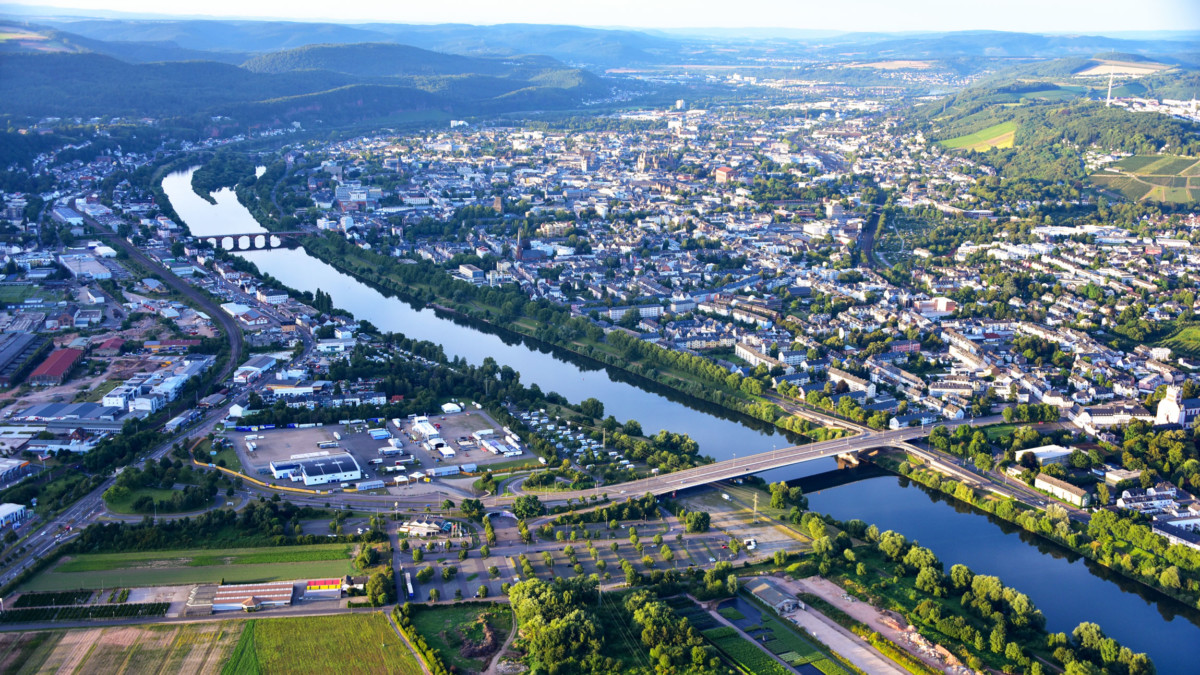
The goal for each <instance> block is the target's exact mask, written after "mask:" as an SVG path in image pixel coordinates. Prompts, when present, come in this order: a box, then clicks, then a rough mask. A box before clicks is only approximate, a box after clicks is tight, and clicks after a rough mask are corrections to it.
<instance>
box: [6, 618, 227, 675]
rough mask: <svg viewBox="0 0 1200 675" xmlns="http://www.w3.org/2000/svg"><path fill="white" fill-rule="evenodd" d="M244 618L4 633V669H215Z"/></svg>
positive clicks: (212, 671)
mask: <svg viewBox="0 0 1200 675" xmlns="http://www.w3.org/2000/svg"><path fill="white" fill-rule="evenodd" d="M244 627H245V622H241V621H222V622H217V623H199V624H187V625H181V626H112V627H108V628H92V629H87V630H71V631H36V632H35V631H27V632H12V633H0V672H4V673H15V674H19V675H25V674H26V673H59V672H66V673H105V674H106V675H108V674H110V673H111V674H116V675H119V674H121V673H201V674H205V673H208V674H215V673H220V672H221V667H222V665H223V664H224V663H225V661H226V659H228V657H229V654H230V653H231V652H232V651H233V647H234V645H236V644H237V642H238V638H239V637H240V636H241V633H242V629H243V628H244Z"/></svg>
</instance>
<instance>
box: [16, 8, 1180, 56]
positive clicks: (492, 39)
mask: <svg viewBox="0 0 1200 675" xmlns="http://www.w3.org/2000/svg"><path fill="white" fill-rule="evenodd" d="M22 20H29V19H28V18H27V17H23V19H22ZM37 21H38V22H39V23H41V24H43V25H47V26H53V27H54V28H56V29H58V30H62V31H67V32H70V33H75V34H78V35H81V36H84V37H87V38H90V39H94V40H103V41H107V42H112V41H116V42H127V43H142V44H164V45H166V44H169V45H175V46H176V47H177V48H179V49H187V50H198V51H217V52H222V51H225V52H241V53H247V52H253V53H266V52H275V51H280V50H286V49H294V48H297V47H303V46H307V45H317V44H352V43H379V42H390V43H399V44H405V45H411V46H414V47H420V48H422V49H429V50H433V51H438V52H444V53H454V54H460V55H467V56H484V55H492V56H512V55H519V54H527V53H530V52H536V53H538V54H545V55H547V56H551V57H553V58H556V59H558V60H560V61H563V62H564V63H568V64H578V65H585V66H588V67H593V68H608V67H614V66H629V65H647V64H662V63H670V62H677V61H679V60H680V59H681V58H684V57H686V58H685V60H686V61H687V62H692V63H706V62H712V63H715V62H717V61H718V60H720V59H722V58H727V56H728V55H727V54H721V53H719V52H718V50H713V49H711V47H712V46H714V45H725V46H738V47H741V48H745V49H751V50H756V49H757V50H763V49H765V50H769V51H770V52H771V53H773V54H778V53H783V54H788V55H790V56H794V57H803V56H805V55H808V56H818V57H821V58H839V57H841V58H848V59H850V58H859V59H887V58H920V59H944V58H955V57H963V56H973V57H1007V58H1054V57H1061V56H1072V55H1075V56H1082V55H1091V54H1095V53H1097V52H1102V51H1120V52H1126V53H1131V54H1147V53H1169V52H1185V51H1195V44H1196V41H1195V40H1191V39H1188V36H1189V35H1191V34H1188V33H1180V34H1179V36H1178V39H1175V40H1161V39H1146V38H1142V37H1138V36H1129V37H1120V38H1119V37H1107V36H1103V35H1055V34H1038V33H1018V32H1005V31H988V30H977V31H957V32H929V33H903V34H893V33H866V32H858V33H855V32H842V33H837V32H833V31H786V30H782V29H762V30H758V31H754V30H739V29H711V30H707V31H706V30H699V29H697V30H691V31H683V30H681V31H653V30H647V31H641V30H634V29H610V28H589V27H580V26H561V25H543V24H497V25H489V26H476V25H470V24H433V25H415V24H398V23H364V24H350V25H343V24H335V23H307V22H288V21H235V20H214V19H205V20H153V21H151V20H131V19H80V18H68V17H63V16H50V17H44V18H41V19H37Z"/></svg>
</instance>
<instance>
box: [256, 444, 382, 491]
mask: <svg viewBox="0 0 1200 675" xmlns="http://www.w3.org/2000/svg"><path fill="white" fill-rule="evenodd" d="M271 474H272V475H273V476H274V477H275V478H276V479H282V478H289V479H291V480H293V481H304V484H305V485H324V484H326V483H347V482H351V481H358V480H361V479H362V477H363V474H362V467H360V466H359V465H358V461H357V460H355V459H354V457H353V456H351V455H349V454H347V453H344V452H342V453H338V454H336V455H333V454H330V453H328V452H320V453H308V454H305V455H295V456H293V457H292V458H291V459H289V460H285V461H281V462H271Z"/></svg>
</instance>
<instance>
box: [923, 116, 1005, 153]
mask: <svg viewBox="0 0 1200 675" xmlns="http://www.w3.org/2000/svg"><path fill="white" fill-rule="evenodd" d="M1016 134H1017V123H1016V122H1001V123H1000V124H993V125H992V126H990V127H987V128H986V129H980V130H979V131H976V132H975V133H973V134H967V135H966V136H959V137H957V138H951V139H948V140H945V141H942V143H941V145H942V147H944V148H950V149H953V150H978V151H983V150H991V149H992V148H1011V147H1012V146H1013V139H1014V138H1015V137H1016Z"/></svg>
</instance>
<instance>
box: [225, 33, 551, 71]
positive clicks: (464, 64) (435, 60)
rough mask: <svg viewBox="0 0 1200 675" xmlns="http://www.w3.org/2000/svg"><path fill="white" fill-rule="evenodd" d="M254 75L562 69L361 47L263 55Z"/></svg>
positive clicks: (533, 62)
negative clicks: (298, 72)
mask: <svg viewBox="0 0 1200 675" xmlns="http://www.w3.org/2000/svg"><path fill="white" fill-rule="evenodd" d="M242 67H243V68H245V69H246V70H249V71H251V72H255V73H286V72H289V71H295V70H328V71H331V72H335V73H345V74H347V75H354V76H356V77H365V78H378V77H410V76H430V75H457V74H462V73H478V74H481V75H495V76H504V75H513V74H532V73H537V72H541V71H544V70H554V69H561V68H563V67H564V66H563V64H562V63H559V62H558V61H556V60H554V59H552V58H550V57H546V56H525V57H521V58H520V59H503V58H480V57H470V56H459V55H457V54H443V53H440V52H434V51H430V50H427V49H421V48H419V47H412V46H409V45H398V44H394V43H380V42H368V43H358V44H340V45H334V44H321V45H307V46H304V47H297V48H295V49H287V50H283V51H278V52H271V53H269V54H261V55H259V56H256V57H254V58H251V59H250V60H248V61H246V62H245V63H243V64H242Z"/></svg>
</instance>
